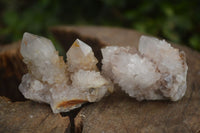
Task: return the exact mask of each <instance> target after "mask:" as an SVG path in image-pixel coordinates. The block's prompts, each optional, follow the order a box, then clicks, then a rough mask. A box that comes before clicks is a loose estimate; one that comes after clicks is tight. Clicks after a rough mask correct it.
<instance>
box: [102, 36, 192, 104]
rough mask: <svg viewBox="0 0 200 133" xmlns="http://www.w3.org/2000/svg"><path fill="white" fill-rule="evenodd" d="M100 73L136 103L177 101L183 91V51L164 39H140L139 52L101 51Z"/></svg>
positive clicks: (184, 64)
mask: <svg viewBox="0 0 200 133" xmlns="http://www.w3.org/2000/svg"><path fill="white" fill-rule="evenodd" d="M102 55H103V60H102V64H103V66H102V70H103V74H104V75H105V76H107V77H109V78H111V79H112V80H113V81H114V82H115V83H118V84H119V86H121V88H122V90H124V91H125V92H126V93H128V94H129V96H131V97H135V98H136V99H137V100H139V101H140V100H144V99H146V100H157V99H170V100H172V101H177V100H179V99H180V98H182V97H183V96H184V94H185V91H186V87H187V85H186V77H187V69H188V67H187V64H186V59H185V54H184V52H182V51H181V52H180V51H179V50H178V49H175V48H173V47H171V45H170V44H169V43H167V42H166V41H164V40H158V39H156V38H153V37H147V36H142V37H141V38H140V41H139V51H136V50H134V49H133V48H130V47H117V46H108V47H106V48H103V49H102Z"/></svg>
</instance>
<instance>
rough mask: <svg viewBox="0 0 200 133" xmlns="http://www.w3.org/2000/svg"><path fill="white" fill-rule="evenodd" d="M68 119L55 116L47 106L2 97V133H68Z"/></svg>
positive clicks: (0, 115)
mask: <svg viewBox="0 0 200 133" xmlns="http://www.w3.org/2000/svg"><path fill="white" fill-rule="evenodd" d="M69 126H70V121H69V118H68V117H62V116H61V115H60V114H53V113H52V111H51V109H50V108H49V106H48V105H46V104H39V103H36V102H31V101H26V102H14V103H12V102H11V101H10V100H9V99H7V98H5V97H0V132H1V133H50V132H51V133H64V132H68V130H67V129H69Z"/></svg>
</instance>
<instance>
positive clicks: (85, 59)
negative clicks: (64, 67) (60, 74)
mask: <svg viewBox="0 0 200 133" xmlns="http://www.w3.org/2000/svg"><path fill="white" fill-rule="evenodd" d="M97 63H98V61H97V59H96V57H95V56H94V53H93V51H92V48H91V47H90V46H88V45H87V44H85V43H84V42H82V41H81V40H79V39H76V41H75V42H74V43H73V45H72V46H71V48H70V49H69V50H68V52H67V64H68V70H69V71H70V72H74V71H77V70H79V69H83V70H96V69H97V67H96V64H97Z"/></svg>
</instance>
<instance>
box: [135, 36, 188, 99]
mask: <svg viewBox="0 0 200 133" xmlns="http://www.w3.org/2000/svg"><path fill="white" fill-rule="evenodd" d="M139 51H140V52H141V54H143V55H144V56H146V57H147V58H149V59H150V60H152V61H153V62H154V63H155V64H156V65H157V68H158V70H159V71H160V73H161V74H162V75H163V76H162V80H163V81H162V82H163V87H164V88H162V89H160V90H161V91H162V93H163V95H164V96H165V97H169V98H170V99H171V100H172V101H177V100H179V99H180V98H181V97H183V95H184V94H185V91H186V88H187V83H186V77H187V70H188V66H187V64H186V58H185V53H184V52H183V51H181V52H180V51H179V50H178V49H175V48H173V47H172V46H171V44H169V43H167V42H166V41H164V40H158V39H156V38H152V37H147V36H142V37H141V38H140V41H139Z"/></svg>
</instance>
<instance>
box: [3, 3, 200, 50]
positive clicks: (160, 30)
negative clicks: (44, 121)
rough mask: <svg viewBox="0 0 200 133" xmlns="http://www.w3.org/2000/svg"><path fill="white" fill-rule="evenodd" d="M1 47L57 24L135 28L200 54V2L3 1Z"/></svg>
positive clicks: (42, 31) (49, 35)
mask: <svg viewBox="0 0 200 133" xmlns="http://www.w3.org/2000/svg"><path fill="white" fill-rule="evenodd" d="M0 20H1V21H0V44H6V43H10V42H13V41H16V40H19V39H21V38H22V35H23V33H24V32H25V31H28V32H31V33H34V34H38V35H42V36H46V37H50V38H52V36H51V34H50V33H48V27H50V26H54V25H64V24H70V25H106V26H119V27H125V28H131V29H135V30H138V31H140V32H143V33H148V34H151V35H154V36H157V37H161V38H165V39H167V40H169V41H173V42H175V43H180V44H185V45H188V46H189V47H191V48H193V49H196V50H198V51H200V1H199V0H190V1H186V0H174V1H171V2H170V1H169V0H80V1H78V0H51V1H50V0H40V1H36V0H21V1H19V0H0Z"/></svg>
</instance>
